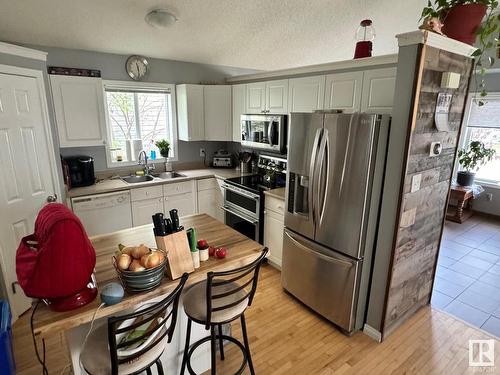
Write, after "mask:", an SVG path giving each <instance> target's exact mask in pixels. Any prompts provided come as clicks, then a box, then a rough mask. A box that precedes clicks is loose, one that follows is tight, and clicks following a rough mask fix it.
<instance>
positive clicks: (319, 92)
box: [288, 76, 325, 113]
mask: <svg viewBox="0 0 500 375" xmlns="http://www.w3.org/2000/svg"><path fill="white" fill-rule="evenodd" d="M324 97H325V76H313V77H303V78H293V79H290V80H288V112H290V113H291V112H314V111H316V110H319V109H323V100H324Z"/></svg>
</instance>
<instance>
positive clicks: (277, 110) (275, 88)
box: [266, 79, 288, 115]
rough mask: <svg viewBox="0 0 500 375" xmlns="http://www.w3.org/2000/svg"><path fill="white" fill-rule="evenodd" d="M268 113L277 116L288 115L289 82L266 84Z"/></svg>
mask: <svg viewBox="0 0 500 375" xmlns="http://www.w3.org/2000/svg"><path fill="white" fill-rule="evenodd" d="M266 111H267V113H271V114H276V115H286V114H287V113H288V80H287V79H282V80H279V81H270V82H267V83H266Z"/></svg>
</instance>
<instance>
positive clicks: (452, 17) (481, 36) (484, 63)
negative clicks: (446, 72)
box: [420, 0, 500, 106]
mask: <svg viewBox="0 0 500 375" xmlns="http://www.w3.org/2000/svg"><path fill="white" fill-rule="evenodd" d="M497 7H498V1H497V0H434V1H433V2H431V1H430V0H429V1H428V3H427V6H426V7H425V8H424V9H423V10H422V16H421V18H420V19H421V20H422V19H424V20H430V19H432V18H436V17H437V18H439V20H440V21H441V22H442V23H443V24H444V26H443V32H444V34H445V35H447V36H449V37H450V38H453V39H456V40H459V41H461V42H464V43H468V44H471V45H474V43H475V42H476V40H477V43H478V44H477V45H478V48H477V49H476V50H475V51H474V53H473V54H472V56H473V57H474V59H475V61H476V67H477V68H478V70H479V71H478V73H479V77H480V80H479V82H478V81H477V75H476V87H477V88H478V89H479V96H480V97H481V98H485V97H486V96H487V95H488V92H487V89H486V82H485V79H484V76H485V74H486V69H487V68H489V67H492V66H493V64H494V63H495V58H494V57H493V56H491V55H488V52H487V51H488V50H491V49H492V48H494V49H495V52H496V51H497V49H498V48H499V47H500V45H499V32H500V14H497V13H496V12H495V11H496V9H497ZM485 15H486V17H484V16H485ZM481 21H483V22H482V23H481ZM484 104H485V102H484V101H483V100H482V99H480V100H479V101H478V105H479V106H482V105H484Z"/></svg>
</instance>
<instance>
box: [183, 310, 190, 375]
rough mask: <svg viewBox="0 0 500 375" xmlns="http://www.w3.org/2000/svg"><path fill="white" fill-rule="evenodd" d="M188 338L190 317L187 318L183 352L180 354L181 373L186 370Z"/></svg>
mask: <svg viewBox="0 0 500 375" xmlns="http://www.w3.org/2000/svg"><path fill="white" fill-rule="evenodd" d="M190 338H191V319H189V318H188V324H187V329H186V344H185V345H184V354H183V355H182V366H181V375H184V371H186V365H187V361H188V351H189V340H190Z"/></svg>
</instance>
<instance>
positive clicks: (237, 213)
mask: <svg viewBox="0 0 500 375" xmlns="http://www.w3.org/2000/svg"><path fill="white" fill-rule="evenodd" d="M220 208H221V209H222V210H224V211H226V212H227V213H229V214H231V215H234V216H238V217H239V218H240V219H243V220H245V221H248V222H249V223H250V224H253V225H257V224H259V220H255V219H253V218H251V217H248V216H246V215H244V214H240V213H239V212H236V211H233V210H231V209H229V208H227V207H224V206H221V207H220Z"/></svg>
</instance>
